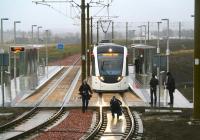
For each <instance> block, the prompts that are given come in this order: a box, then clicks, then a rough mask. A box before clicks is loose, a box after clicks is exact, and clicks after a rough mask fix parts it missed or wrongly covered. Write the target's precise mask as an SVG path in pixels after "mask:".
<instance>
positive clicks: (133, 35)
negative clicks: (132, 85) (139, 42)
mask: <svg viewBox="0 0 200 140" xmlns="http://www.w3.org/2000/svg"><path fill="white" fill-rule="evenodd" d="M132 31H133V44H134V40H135V31H136V30H132Z"/></svg>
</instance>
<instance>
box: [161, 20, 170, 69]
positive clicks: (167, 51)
mask: <svg viewBox="0 0 200 140" xmlns="http://www.w3.org/2000/svg"><path fill="white" fill-rule="evenodd" d="M162 20H164V21H166V22H167V49H166V56H167V72H168V71H169V55H170V50H169V19H167V18H165V19H162Z"/></svg>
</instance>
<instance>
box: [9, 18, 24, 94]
mask: <svg viewBox="0 0 200 140" xmlns="http://www.w3.org/2000/svg"><path fill="white" fill-rule="evenodd" d="M17 23H21V22H20V21H14V45H16V24H17ZM9 50H10V49H9ZM10 53H11V51H10ZM9 56H10V55H9ZM9 61H11V60H10V57H9ZM10 71H11V70H10V68H9V72H10ZM16 71H17V68H16V53H14V85H15V92H16V93H17V80H16V77H17V74H16V73H17V72H16Z"/></svg>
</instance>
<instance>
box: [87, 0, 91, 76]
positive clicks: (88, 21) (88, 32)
mask: <svg viewBox="0 0 200 140" xmlns="http://www.w3.org/2000/svg"><path fill="white" fill-rule="evenodd" d="M89 76H90V5H89V3H87V77H89ZM87 79H88V78H87Z"/></svg>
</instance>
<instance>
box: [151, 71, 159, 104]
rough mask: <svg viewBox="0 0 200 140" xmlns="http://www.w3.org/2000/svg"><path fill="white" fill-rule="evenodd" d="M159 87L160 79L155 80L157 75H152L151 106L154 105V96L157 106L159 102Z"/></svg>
mask: <svg viewBox="0 0 200 140" xmlns="http://www.w3.org/2000/svg"><path fill="white" fill-rule="evenodd" d="M157 85H158V79H156V78H155V74H152V78H151V80H150V97H151V102H150V104H151V105H152V104H153V96H154V104H155V105H156V102H157V96H156V90H157Z"/></svg>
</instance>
